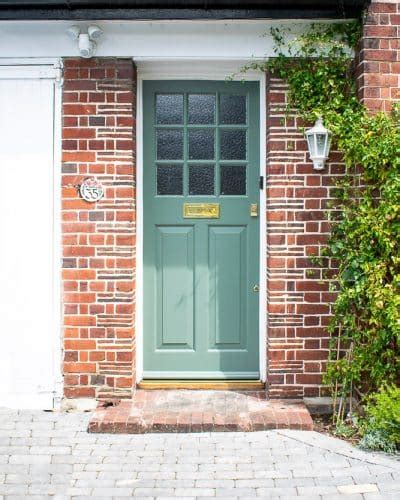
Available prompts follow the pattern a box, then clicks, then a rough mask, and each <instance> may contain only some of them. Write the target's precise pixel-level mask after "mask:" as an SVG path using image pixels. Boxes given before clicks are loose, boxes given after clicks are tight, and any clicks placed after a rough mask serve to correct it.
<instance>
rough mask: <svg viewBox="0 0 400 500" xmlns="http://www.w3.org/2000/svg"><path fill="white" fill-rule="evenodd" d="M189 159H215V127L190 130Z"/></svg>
mask: <svg viewBox="0 0 400 500" xmlns="http://www.w3.org/2000/svg"><path fill="white" fill-rule="evenodd" d="M189 159H190V160H213V159H214V129H191V130H189Z"/></svg>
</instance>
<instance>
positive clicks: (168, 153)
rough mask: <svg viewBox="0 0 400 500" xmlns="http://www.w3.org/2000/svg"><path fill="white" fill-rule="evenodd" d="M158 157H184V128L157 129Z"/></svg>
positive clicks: (172, 158)
mask: <svg viewBox="0 0 400 500" xmlns="http://www.w3.org/2000/svg"><path fill="white" fill-rule="evenodd" d="M157 159H158V160H182V159H183V130H164V129H163V130H161V129H160V130H157Z"/></svg>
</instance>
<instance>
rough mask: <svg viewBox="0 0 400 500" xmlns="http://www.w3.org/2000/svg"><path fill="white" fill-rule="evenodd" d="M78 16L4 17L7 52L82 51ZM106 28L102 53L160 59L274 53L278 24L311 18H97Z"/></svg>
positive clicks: (0, 29)
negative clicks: (72, 34)
mask: <svg viewBox="0 0 400 500" xmlns="http://www.w3.org/2000/svg"><path fill="white" fill-rule="evenodd" d="M72 24H78V25H80V26H81V27H82V28H83V29H85V28H86V27H87V26H88V25H89V24H90V23H89V22H86V23H83V22H74V21H1V22H0V58H1V57H61V56H62V57H65V56H77V55H78V50H77V44H76V42H75V41H73V40H71V39H70V38H69V37H68V36H67V34H66V30H67V28H68V27H69V26H71V25H72ZM95 24H97V25H99V26H100V27H101V28H102V29H103V30H104V36H103V37H102V38H101V39H100V40H99V42H98V50H97V55H98V56H125V57H133V58H134V59H135V60H140V59H141V58H146V59H149V58H155V59H157V60H160V59H175V60H176V59H179V58H186V59H191V60H197V59H203V60H208V59H223V60H232V59H233V60H235V59H245V60H250V59H251V58H253V57H254V58H263V57H265V56H267V57H268V56H272V55H273V40H272V37H271V35H270V29H271V27H272V26H279V27H283V26H290V28H291V31H292V34H291V36H290V37H289V38H292V37H294V36H295V34H296V33H300V32H302V31H303V30H304V29H305V27H307V26H309V25H310V22H309V21H293V20H290V21H288V20H277V21H271V20H238V21H124V22H120V21H95Z"/></svg>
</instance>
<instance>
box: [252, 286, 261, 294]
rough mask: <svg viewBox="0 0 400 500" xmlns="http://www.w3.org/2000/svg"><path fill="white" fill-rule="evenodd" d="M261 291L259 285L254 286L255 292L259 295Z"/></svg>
mask: <svg viewBox="0 0 400 500" xmlns="http://www.w3.org/2000/svg"><path fill="white" fill-rule="evenodd" d="M259 291H260V287H259V286H258V285H254V286H253V292H254V293H258V292H259Z"/></svg>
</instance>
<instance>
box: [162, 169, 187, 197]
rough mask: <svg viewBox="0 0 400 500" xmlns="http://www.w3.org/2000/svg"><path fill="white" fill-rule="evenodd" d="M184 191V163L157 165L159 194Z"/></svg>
mask: <svg viewBox="0 0 400 500" xmlns="http://www.w3.org/2000/svg"><path fill="white" fill-rule="evenodd" d="M182 193H183V167H182V165H158V166H157V194H161V195H162V194H182Z"/></svg>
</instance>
